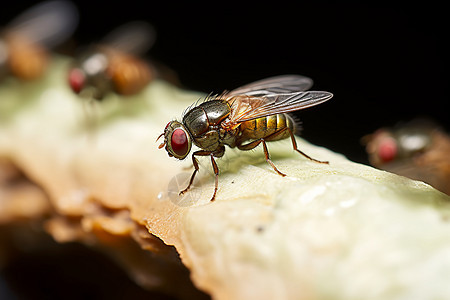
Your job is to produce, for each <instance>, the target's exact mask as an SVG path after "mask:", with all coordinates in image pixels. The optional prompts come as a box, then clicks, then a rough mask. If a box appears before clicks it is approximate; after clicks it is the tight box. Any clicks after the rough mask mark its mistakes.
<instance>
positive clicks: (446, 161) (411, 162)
mask: <svg viewBox="0 0 450 300" xmlns="http://www.w3.org/2000/svg"><path fill="white" fill-rule="evenodd" d="M362 142H363V143H364V144H365V145H366V152H367V154H368V158H369V162H370V164H371V165H373V166H374V167H376V168H379V169H383V170H386V171H389V172H392V173H395V174H398V175H402V176H406V177H409V178H411V179H415V180H421V181H424V182H426V183H428V184H430V185H432V186H433V187H434V188H436V189H438V190H440V191H442V192H444V193H446V194H448V195H450V136H449V135H448V134H447V133H445V132H444V131H443V130H442V129H441V128H440V127H439V126H438V125H437V124H435V123H434V122H432V121H430V120H426V119H416V120H413V121H410V122H408V123H402V124H398V125H396V126H394V127H393V128H380V129H378V130H377V131H375V132H374V133H372V134H370V135H367V136H365V137H363V139H362Z"/></svg>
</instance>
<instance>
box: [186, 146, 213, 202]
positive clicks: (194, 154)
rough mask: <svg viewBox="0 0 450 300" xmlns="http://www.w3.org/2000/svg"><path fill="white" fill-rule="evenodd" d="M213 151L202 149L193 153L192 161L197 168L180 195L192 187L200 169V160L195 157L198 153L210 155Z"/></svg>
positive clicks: (199, 154)
mask: <svg viewBox="0 0 450 300" xmlns="http://www.w3.org/2000/svg"><path fill="white" fill-rule="evenodd" d="M211 153H212V152H210V151H202V150H200V151H195V152H194V153H192V163H193V164H194V168H195V170H194V173H192V176H191V180H189V185H188V186H187V187H186V188H185V189H184V190H182V191H180V193H179V194H178V195H183V194H184V193H186V192H187V191H188V190H189V188H190V187H191V185H192V182H194V178H195V175H196V174H197V172H198V169H199V166H198V161H197V159H196V158H195V156H196V155H198V156H208V155H210V154H211Z"/></svg>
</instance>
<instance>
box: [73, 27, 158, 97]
mask: <svg viewBox="0 0 450 300" xmlns="http://www.w3.org/2000/svg"><path fill="white" fill-rule="evenodd" d="M155 37H156V32H155V30H154V29H153V27H152V26H150V25H149V24H148V23H146V22H140V21H136V22H131V23H127V24H125V25H122V26H120V27H119V28H117V29H115V30H113V31H112V32H111V33H109V34H108V35H107V36H106V37H104V38H103V39H102V40H101V41H100V42H99V43H98V44H96V45H94V46H91V47H89V49H87V50H85V51H82V52H81V54H80V55H79V56H78V57H77V58H76V59H75V62H74V63H73V66H72V68H71V69H70V71H69V75H68V82H69V85H70V87H71V89H72V91H73V92H75V93H76V94H79V95H80V96H82V97H83V98H87V99H92V98H93V99H96V100H102V99H103V98H104V97H105V95H107V94H108V93H110V92H114V93H117V94H119V95H134V94H137V93H139V92H140V91H141V90H142V89H143V88H144V87H145V86H147V85H148V83H150V82H151V81H152V80H153V79H154V78H155V77H156V76H157V75H156V69H155V68H154V67H153V66H152V65H150V64H149V63H147V62H146V61H144V60H143V59H141V58H139V56H140V55H143V54H144V53H145V52H146V51H148V50H149V49H150V48H151V47H152V46H153V44H154V42H155Z"/></svg>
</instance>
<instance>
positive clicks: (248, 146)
mask: <svg viewBox="0 0 450 300" xmlns="http://www.w3.org/2000/svg"><path fill="white" fill-rule="evenodd" d="M260 143H262V144H263V148H264V155H265V156H266V161H267V162H268V163H269V165H271V166H272V168H273V169H274V170H275V172H277V173H278V174H280V175H281V176H283V177H284V176H286V174H284V173H281V172H280V171H279V170H278V169H277V167H276V166H275V164H274V163H273V162H272V161H271V160H270V156H269V150H267V145H266V141H265V140H264V139H259V140H256V141H253V142H250V143H248V144H245V145H237V147H238V149H240V150H252V149H253V148H255V147H257V146H258V145H259V144H260Z"/></svg>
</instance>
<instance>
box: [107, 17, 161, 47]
mask: <svg viewBox="0 0 450 300" xmlns="http://www.w3.org/2000/svg"><path fill="white" fill-rule="evenodd" d="M155 40H156V31H155V29H154V28H153V26H151V25H150V24H148V23H146V22H144V21H135V22H130V23H126V24H124V25H122V26H120V27H118V28H116V29H114V30H113V31H111V32H110V33H109V34H108V35H106V36H105V37H104V38H103V39H102V41H101V44H103V45H106V46H108V47H111V48H113V49H116V50H120V51H122V52H125V53H130V54H144V53H145V52H146V51H148V50H149V49H150V48H151V47H152V46H153V44H154V43H155Z"/></svg>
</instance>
